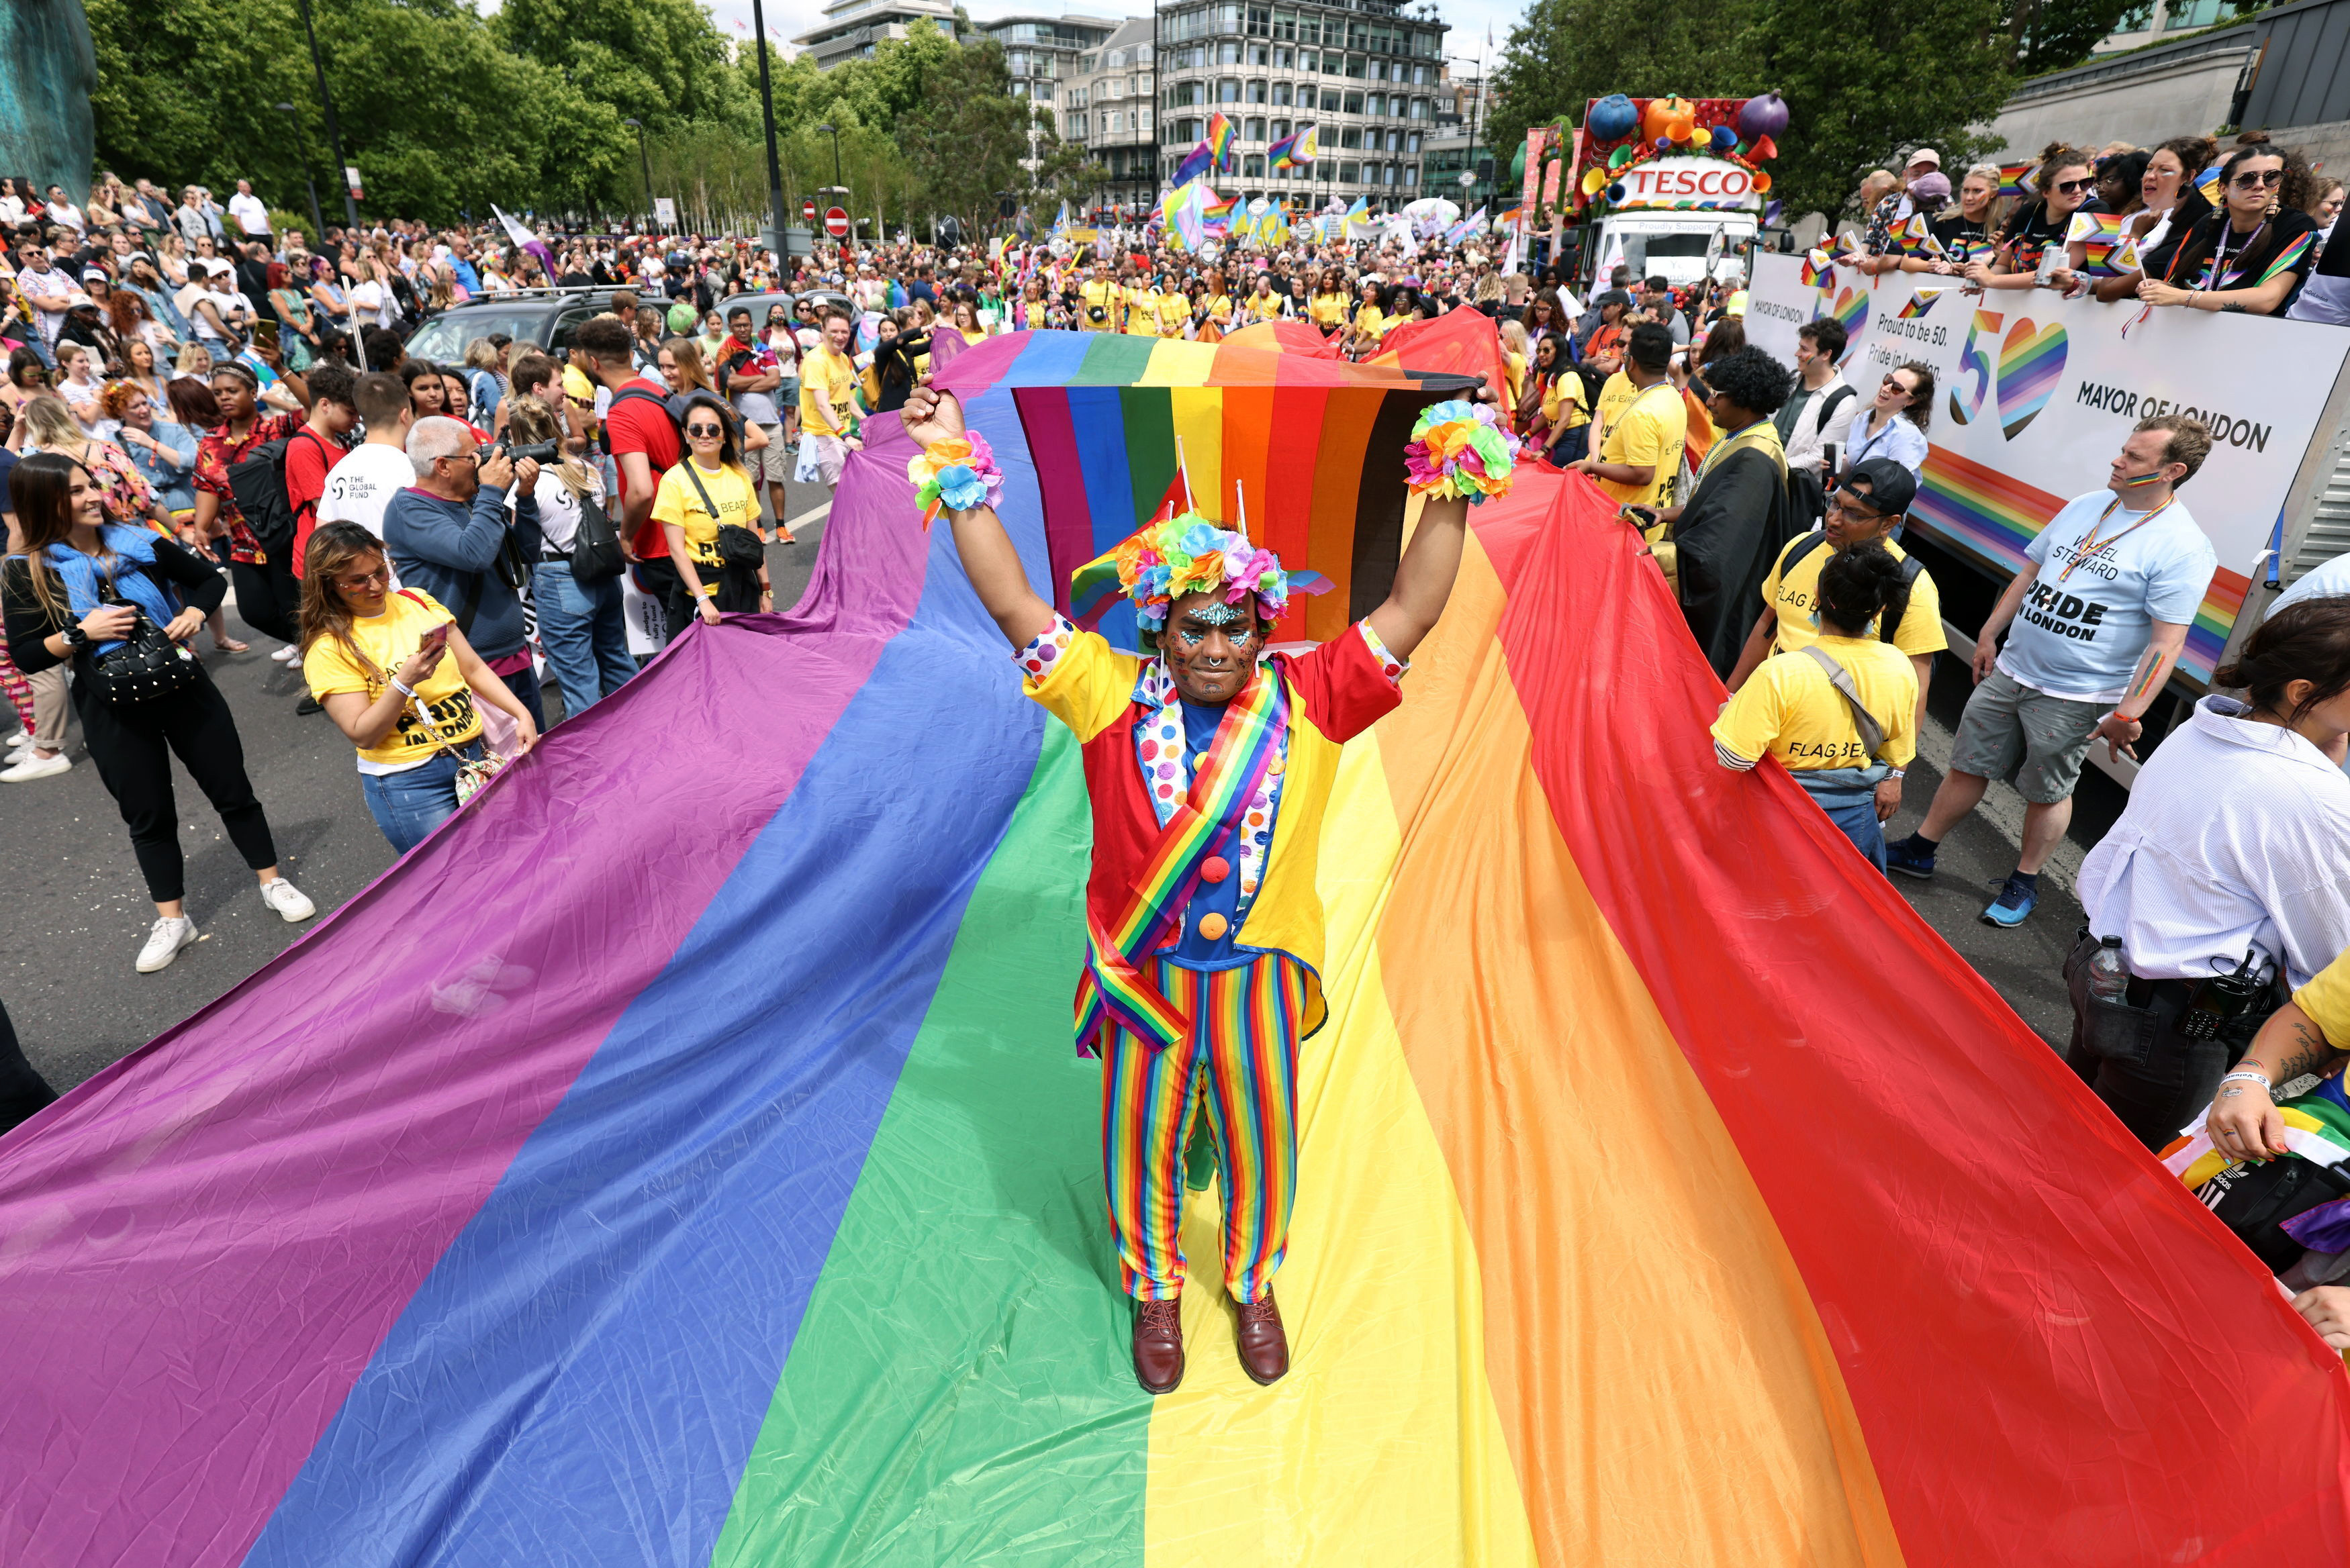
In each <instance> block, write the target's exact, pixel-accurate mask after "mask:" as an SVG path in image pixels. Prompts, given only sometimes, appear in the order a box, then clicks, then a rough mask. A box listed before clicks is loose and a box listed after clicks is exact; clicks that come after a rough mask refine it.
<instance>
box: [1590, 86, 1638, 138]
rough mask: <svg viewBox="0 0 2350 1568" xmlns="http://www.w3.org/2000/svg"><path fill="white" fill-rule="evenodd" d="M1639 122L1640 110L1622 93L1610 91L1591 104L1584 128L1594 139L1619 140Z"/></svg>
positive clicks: (1629, 132) (1627, 134)
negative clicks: (1604, 96)
mask: <svg viewBox="0 0 2350 1568" xmlns="http://www.w3.org/2000/svg"><path fill="white" fill-rule="evenodd" d="M1639 123H1640V111H1639V110H1638V109H1637V108H1635V107H1634V106H1633V103H1632V100H1631V99H1628V98H1626V97H1625V96H1624V95H1623V94H1622V93H1620V92H1618V93H1610V94H1608V95H1607V97H1606V98H1603V99H1600V100H1599V101H1598V102H1597V103H1595V104H1593V105H1592V106H1591V112H1590V113H1589V114H1587V115H1586V116H1585V117H1584V127H1583V128H1584V130H1586V132H1588V133H1589V134H1590V135H1591V137H1592V138H1593V139H1594V140H1598V141H1621V140H1623V139H1624V138H1625V137H1627V136H1629V135H1630V134H1631V133H1632V130H1633V128H1634V127H1636V126H1638V124H1639Z"/></svg>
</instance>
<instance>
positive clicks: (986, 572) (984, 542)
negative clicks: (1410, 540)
mask: <svg viewBox="0 0 2350 1568" xmlns="http://www.w3.org/2000/svg"><path fill="white" fill-rule="evenodd" d="M900 417H901V419H902V420H903V421H904V424H905V428H906V433H907V434H908V435H910V436H912V437H913V438H914V440H915V441H916V443H917V444H919V445H921V446H924V447H929V446H932V445H935V444H936V443H938V442H940V441H952V440H957V439H959V438H960V437H961V436H962V433H963V422H962V404H961V403H960V402H958V401H957V400H955V395H954V394H953V393H952V392H946V391H940V390H938V389H934V388H931V387H916V388H915V389H913V390H912V391H911V392H910V393H909V394H908V395H907V398H906V407H905V410H904V412H903V413H902V415H901V416H900ZM946 516H947V521H948V523H949V524H951V526H952V527H953V529H954V541H955V552H956V554H958V555H960V556H962V569H963V572H964V574H965V575H966V576H969V577H970V578H971V586H972V588H973V589H975V590H976V591H977V592H978V594H979V602H980V603H981V604H983V605H984V606H986V607H987V613H988V614H989V615H991V616H993V617H994V618H995V624H996V626H997V627H998V628H1001V629H1002V630H1003V635H1004V636H1005V637H1006V638H1008V639H1011V642H1012V646H1013V647H1014V648H1025V647H1026V646H1027V645H1028V644H1029V643H1031V642H1034V641H1035V640H1036V639H1038V638H1039V637H1042V636H1043V635H1044V634H1045V633H1046V632H1048V631H1050V630H1052V629H1053V607H1052V605H1051V604H1050V603H1049V602H1048V601H1047V600H1046V599H1045V597H1044V596H1043V595H1041V594H1039V593H1037V591H1036V590H1035V588H1033V587H1030V586H1029V584H1028V569H1027V568H1026V567H1025V566H1022V565H1021V564H1020V552H1019V551H1018V550H1016V549H1014V547H1013V544H1012V535H1009V534H1007V533H1005V532H1004V531H1003V520H1002V519H1001V518H999V517H997V516H996V514H995V509H994V508H993V507H992V506H974V507H972V509H971V510H970V511H968V512H956V511H952V510H950V511H949V512H948V513H947V514H946ZM1459 558H1460V546H1459V545H1458V544H1456V545H1454V547H1453V560H1454V561H1456V562H1457V561H1458V560H1459ZM1408 559H1409V557H1407V560H1408ZM1451 580H1452V577H1451V567H1450V566H1448V567H1447V568H1446V570H1445V583H1446V586H1447V587H1450V586H1451ZM1396 587H1397V589H1398V591H1399V592H1400V591H1401V589H1402V587H1403V573H1402V571H1401V570H1400V569H1399V570H1398V572H1397V574H1396ZM1437 602H1438V605H1439V607H1441V606H1442V603H1443V600H1442V599H1441V597H1440V598H1439V599H1438V601H1437ZM1381 635H1382V636H1383V637H1384V636H1385V632H1384V631H1382V633H1381ZM1388 646H1389V647H1390V648H1394V647H1395V645H1394V644H1393V643H1389V644H1388ZM1396 651H1397V654H1398V656H1399V657H1400V656H1401V655H1402V653H1403V651H1404V650H1403V649H1396Z"/></svg>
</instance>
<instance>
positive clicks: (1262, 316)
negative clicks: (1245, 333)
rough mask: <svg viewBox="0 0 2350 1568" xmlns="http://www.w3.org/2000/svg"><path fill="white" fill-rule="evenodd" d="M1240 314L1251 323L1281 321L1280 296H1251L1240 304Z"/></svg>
mask: <svg viewBox="0 0 2350 1568" xmlns="http://www.w3.org/2000/svg"><path fill="white" fill-rule="evenodd" d="M1241 313H1242V314H1243V316H1245V317H1247V318H1248V319H1249V320H1250V321H1278V320H1280V319H1281V296H1279V295H1277V294H1252V295H1250V296H1248V298H1247V299H1246V300H1244V301H1243V302H1242V305H1241Z"/></svg>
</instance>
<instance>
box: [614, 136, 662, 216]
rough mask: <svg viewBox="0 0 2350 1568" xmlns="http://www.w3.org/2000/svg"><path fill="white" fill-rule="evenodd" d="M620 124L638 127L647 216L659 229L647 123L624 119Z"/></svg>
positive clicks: (638, 145) (638, 151)
mask: <svg viewBox="0 0 2350 1568" xmlns="http://www.w3.org/2000/svg"><path fill="white" fill-rule="evenodd" d="M620 123H621V124H622V125H632V126H634V127H636V130H637V162H638V163H639V165H640V166H641V167H642V168H643V169H644V171H645V216H646V218H648V219H649V220H651V221H652V223H653V226H654V227H655V228H659V227H660V220H659V218H658V216H657V215H656V209H655V208H654V206H653V161H652V159H651V158H650V157H649V156H647V155H646V152H645V122H644V121H643V120H641V119H624V120H622V121H620Z"/></svg>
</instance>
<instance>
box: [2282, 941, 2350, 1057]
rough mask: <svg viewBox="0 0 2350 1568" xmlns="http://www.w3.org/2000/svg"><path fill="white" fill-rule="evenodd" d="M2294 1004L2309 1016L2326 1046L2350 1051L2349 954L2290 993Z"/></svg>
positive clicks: (2328, 965) (2327, 966)
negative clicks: (2322, 1035) (2323, 1037)
mask: <svg viewBox="0 0 2350 1568" xmlns="http://www.w3.org/2000/svg"><path fill="white" fill-rule="evenodd" d="M2293 1005H2294V1006H2295V1007H2298V1008H2300V1009H2301V1010H2302V1011H2303V1012H2306V1013H2308V1014H2309V1021H2310V1022H2311V1023H2314V1024H2316V1025H2317V1028H2318V1033H2322V1034H2324V1036H2325V1043H2326V1044H2328V1045H2331V1046H2333V1047H2334V1049H2335V1050H2336V1051H2350V953H2345V954H2343V955H2342V956H2341V957H2340V958H2337V959H2335V960H2334V961H2333V962H2332V963H2330V964H2327V965H2326V966H2325V967H2324V969H2322V970H2319V971H2317V972H2316V973H2315V974H2314V975H2312V976H2311V977H2310V980H2309V983H2308V984H2307V985H2304V986H2303V987H2302V988H2301V989H2300V990H2299V991H2296V992H2293Z"/></svg>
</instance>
